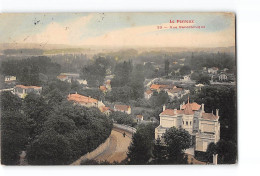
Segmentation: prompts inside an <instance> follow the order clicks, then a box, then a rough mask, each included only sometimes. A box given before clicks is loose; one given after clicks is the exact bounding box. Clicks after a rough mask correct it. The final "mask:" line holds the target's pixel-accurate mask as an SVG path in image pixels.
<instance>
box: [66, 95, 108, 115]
mask: <svg viewBox="0 0 260 176" xmlns="http://www.w3.org/2000/svg"><path fill="white" fill-rule="evenodd" d="M67 100H68V101H72V102H74V104H78V105H81V106H85V107H88V108H91V107H95V108H98V109H99V110H100V111H101V112H102V113H104V114H106V115H109V114H110V113H111V110H110V108H109V107H106V106H105V105H104V103H103V102H102V101H99V100H97V99H95V98H91V97H87V96H84V95H80V94H78V93H77V92H76V93H75V94H69V95H68V97H67Z"/></svg>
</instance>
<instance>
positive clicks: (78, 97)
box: [67, 94, 98, 103]
mask: <svg viewBox="0 0 260 176" xmlns="http://www.w3.org/2000/svg"><path fill="white" fill-rule="evenodd" d="M67 100H68V101H74V102H78V103H97V102H98V100H96V99H94V98H91V97H86V96H83V95H80V94H70V95H68V98H67Z"/></svg>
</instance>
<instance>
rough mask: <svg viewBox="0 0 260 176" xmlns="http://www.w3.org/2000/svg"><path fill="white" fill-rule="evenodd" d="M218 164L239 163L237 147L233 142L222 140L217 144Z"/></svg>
mask: <svg viewBox="0 0 260 176" xmlns="http://www.w3.org/2000/svg"><path fill="white" fill-rule="evenodd" d="M216 148H217V153H218V163H219V164H235V163H236V161H237V145H236V144H235V143H234V142H232V141H225V140H220V141H219V142H218V143H217V147H216Z"/></svg>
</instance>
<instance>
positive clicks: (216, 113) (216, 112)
mask: <svg viewBox="0 0 260 176" xmlns="http://www.w3.org/2000/svg"><path fill="white" fill-rule="evenodd" d="M218 111H219V109H216V116H217V117H218Z"/></svg>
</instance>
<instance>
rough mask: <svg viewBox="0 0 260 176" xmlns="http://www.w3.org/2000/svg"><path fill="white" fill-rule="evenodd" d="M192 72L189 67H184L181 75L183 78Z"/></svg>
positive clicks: (181, 69)
mask: <svg viewBox="0 0 260 176" xmlns="http://www.w3.org/2000/svg"><path fill="white" fill-rule="evenodd" d="M190 72H191V68H190V67H189V66H186V65H185V66H182V67H181V68H180V74H181V75H182V76H184V75H188V74H190Z"/></svg>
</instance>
